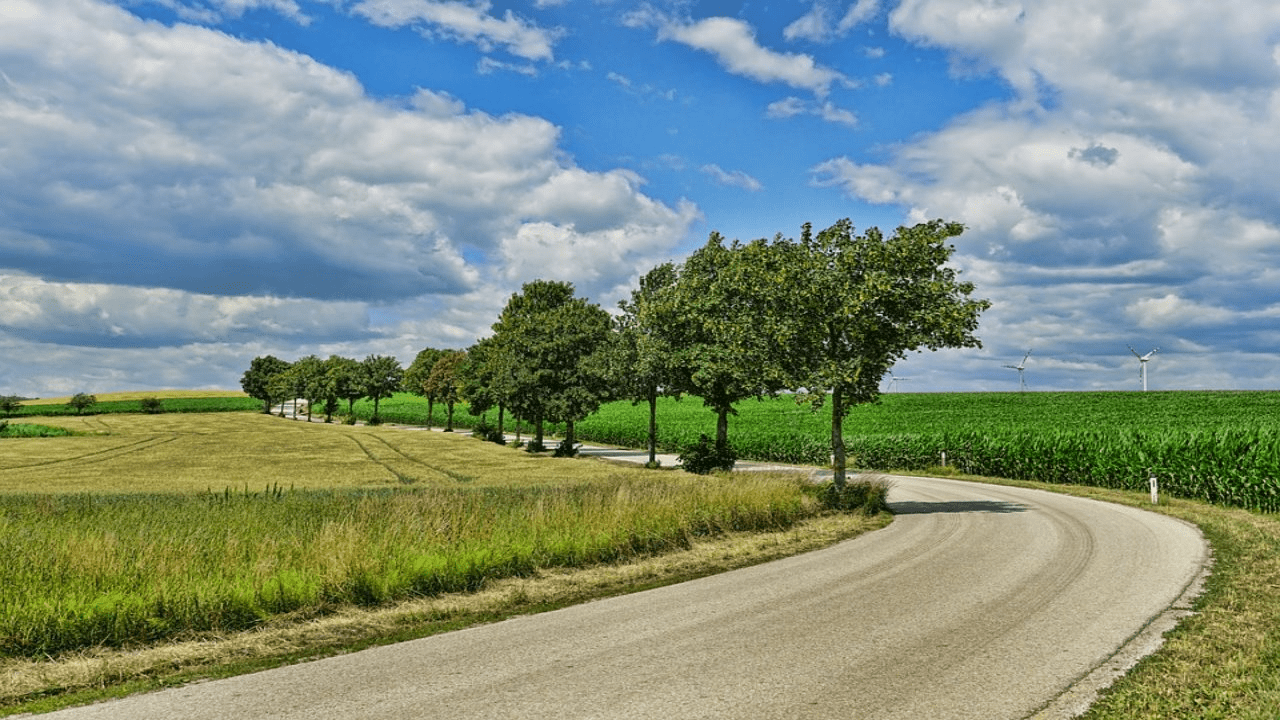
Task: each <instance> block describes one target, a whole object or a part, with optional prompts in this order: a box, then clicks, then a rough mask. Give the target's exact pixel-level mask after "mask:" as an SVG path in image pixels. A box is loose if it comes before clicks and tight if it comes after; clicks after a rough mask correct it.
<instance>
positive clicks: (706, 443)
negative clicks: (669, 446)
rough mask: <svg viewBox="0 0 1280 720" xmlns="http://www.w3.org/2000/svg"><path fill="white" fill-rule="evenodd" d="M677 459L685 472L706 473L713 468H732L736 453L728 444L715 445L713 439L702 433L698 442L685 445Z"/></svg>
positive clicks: (736, 457)
mask: <svg viewBox="0 0 1280 720" xmlns="http://www.w3.org/2000/svg"><path fill="white" fill-rule="evenodd" d="M679 460H680V465H681V467H683V468H684V470H685V472H691V473H694V474H697V475H706V474H708V473H710V472H712V471H714V470H732V469H733V464H734V463H735V462H737V460H738V455H737V453H735V452H734V450H733V448H732V447H731V446H729V445H728V444H726V445H725V446H724V447H723V448H719V447H716V444H715V441H713V440H712V439H711V438H710V437H707V435H706V433H703V434H702V436H701V437H699V438H698V442H696V443H694V444H692V445H687V446H685V448H684V450H683V451H681V453H680V457H679Z"/></svg>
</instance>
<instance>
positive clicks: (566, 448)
mask: <svg viewBox="0 0 1280 720" xmlns="http://www.w3.org/2000/svg"><path fill="white" fill-rule="evenodd" d="M580 447H582V445H581V444H580V443H579V444H570V443H565V442H562V443H560V444H559V445H557V446H556V451H555V452H554V453H553V455H554V456H555V457H558V458H571V457H577V456H578V448H580Z"/></svg>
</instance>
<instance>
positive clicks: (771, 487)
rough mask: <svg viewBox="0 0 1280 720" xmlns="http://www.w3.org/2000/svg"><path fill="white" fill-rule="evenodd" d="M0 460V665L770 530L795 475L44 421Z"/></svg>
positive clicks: (784, 510)
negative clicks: (54, 432) (720, 473)
mask: <svg viewBox="0 0 1280 720" xmlns="http://www.w3.org/2000/svg"><path fill="white" fill-rule="evenodd" d="M42 422H46V423H48V424H50V425H56V426H59V427H65V428H68V429H71V430H74V431H76V432H77V433H80V434H78V435H76V436H72V437H61V438H6V439H5V440H4V441H3V442H0V554H3V556H4V557H5V559H6V560H5V563H4V564H3V565H2V566H0V657H4V656H9V657H31V656H43V655H45V654H56V653H59V652H66V651H76V650H79V649H82V648H87V647H96V646H129V645H135V644H139V643H153V642H157V641H162V640H165V639H167V638H174V637H183V636H189V635H191V634H193V633H197V634H198V633H222V632H228V631H235V630H244V629H248V628H252V627H255V626H257V625H259V624H261V623H263V622H265V621H267V620H268V619H270V618H272V617H275V616H278V615H281V614H286V613H300V612H301V613H310V614H315V613H321V614H323V613H325V612H331V611H332V610H333V609H334V608H337V607H340V606H345V605H356V606H376V605H380V604H384V603H387V602H391V601H396V600H402V599H406V598H410V597H421V596H431V595H436V594H439V593H446V592H468V591H474V590H477V589H479V588H481V587H482V586H484V585H485V583H486V582H487V581H490V580H493V579H495V578H502V577H513V576H524V575H529V574H531V573H535V572H538V571H539V570H541V569H546V568H557V567H577V566H582V565H591V564H597V563H606V562H614V561H618V560H625V559H628V558H635V557H641V556H646V555H650V554H653V553H661V552H667V551H672V550H679V549H684V548H687V547H689V545H690V543H691V541H692V539H693V538H695V537H700V536H712V535H717V534H721V533H725V532H732V531H752V532H754V531H775V530H780V529H786V528H788V527H790V526H792V525H794V524H795V523H797V522H799V521H801V520H803V519H805V518H812V517H815V516H817V515H819V514H821V513H822V512H823V511H822V508H821V505H820V503H819V501H818V500H817V499H816V495H815V493H814V491H813V490H812V489H811V488H809V487H807V486H805V485H804V484H803V483H802V482H801V481H800V480H799V479H797V478H796V477H794V476H779V475H761V476H752V477H750V478H745V479H743V478H738V479H732V480H730V479H728V478H721V479H716V480H711V481H708V480H707V479H705V478H698V477H694V476H689V475H686V474H684V473H675V472H666V473H654V472H646V471H644V470H643V469H640V468H630V467H616V466H612V465H607V464H604V463H601V462H596V461H588V460H581V461H573V460H558V459H554V458H549V457H538V456H532V455H529V454H526V453H522V452H518V451H515V450H512V449H509V448H503V447H499V446H496V445H493V444H490V443H483V442H480V441H477V440H475V439H472V438H469V437H464V436H460V435H449V434H444V433H428V432H414V431H408V430H394V429H384V428H369V427H349V426H341V425H320V424H310V423H295V422H290V421H285V420H281V419H279V418H276V417H271V416H267V415H262V414H251V413H235V414H217V415H209V414H202V415H176V414H162V415H107V416H84V417H54V418H47V419H44V420H42Z"/></svg>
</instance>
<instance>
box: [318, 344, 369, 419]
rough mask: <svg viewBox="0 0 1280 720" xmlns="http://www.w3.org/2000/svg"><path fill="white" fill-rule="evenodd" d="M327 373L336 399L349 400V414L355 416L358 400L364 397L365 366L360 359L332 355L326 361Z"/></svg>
mask: <svg viewBox="0 0 1280 720" xmlns="http://www.w3.org/2000/svg"><path fill="white" fill-rule="evenodd" d="M324 364H325V374H326V375H327V376H328V378H329V383H330V384H331V385H332V387H333V396H334V398H335V401H336V400H338V399H341V400H346V401H347V416H348V417H355V404H356V401H357V400H359V399H360V398H362V397H364V368H363V366H362V365H361V364H360V361H359V360H353V359H352V358H345V357H342V356H340V355H330V356H329V359H328V360H325V361H324Z"/></svg>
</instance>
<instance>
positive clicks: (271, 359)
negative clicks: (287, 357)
mask: <svg viewBox="0 0 1280 720" xmlns="http://www.w3.org/2000/svg"><path fill="white" fill-rule="evenodd" d="M288 369H289V363H287V362H285V361H284V360H281V359H280V358H278V357H275V356H274V355H262V356H259V357H256V358H254V359H253V360H252V361H251V362H250V363H249V369H248V370H246V371H245V373H244V375H242V376H241V377H240V387H241V388H242V389H243V390H244V392H245V394H246V395H248V396H249V397H251V398H255V399H257V400H261V401H262V412H264V413H270V412H271V406H272V405H274V404H275V403H276V401H277V400H281V399H283V398H280V397H278V396H277V395H276V394H275V392H274V388H273V387H272V385H271V379H272V378H273V377H275V376H276V375H278V374H280V373H282V372H284V371H285V370H288Z"/></svg>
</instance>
